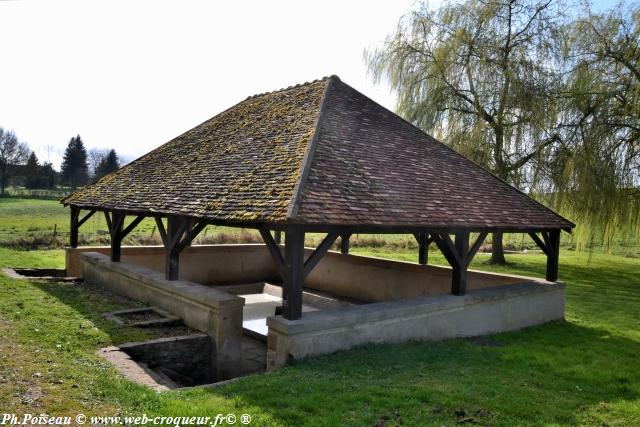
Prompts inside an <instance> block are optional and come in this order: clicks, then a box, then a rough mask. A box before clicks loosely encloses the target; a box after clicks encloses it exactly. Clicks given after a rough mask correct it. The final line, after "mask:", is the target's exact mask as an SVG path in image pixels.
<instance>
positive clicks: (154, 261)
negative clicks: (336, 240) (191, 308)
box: [66, 244, 530, 302]
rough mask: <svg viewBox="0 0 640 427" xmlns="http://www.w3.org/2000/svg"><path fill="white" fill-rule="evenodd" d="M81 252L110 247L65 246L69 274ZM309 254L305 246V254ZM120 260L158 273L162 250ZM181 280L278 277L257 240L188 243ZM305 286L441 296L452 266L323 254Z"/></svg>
mask: <svg viewBox="0 0 640 427" xmlns="http://www.w3.org/2000/svg"><path fill="white" fill-rule="evenodd" d="M83 252H97V253H102V254H109V248H105V247H86V248H76V249H73V248H67V251H66V261H67V263H66V267H67V274H68V275H69V276H74V275H80V269H79V258H78V257H79V254H81V253H83ZM311 253H312V250H311V249H307V256H308V255H310V254H311ZM122 261H124V262H126V263H132V264H136V265H140V266H143V267H147V268H150V269H152V270H155V271H158V272H163V271H164V248H163V247H161V246H136V247H123V248H122ZM180 278H181V280H186V281H190V282H195V283H200V284H203V285H210V286H216V285H229V284H241V283H254V282H262V281H276V282H278V281H280V279H279V277H278V274H277V272H276V269H275V266H274V264H273V262H272V260H271V257H270V255H269V253H268V251H267V249H266V247H265V246H264V245H260V244H248V245H202V246H192V247H189V248H187V249H185V251H184V252H183V253H182V254H181V256H180ZM529 280H530V278H527V277H519V276H513V275H505V274H495V273H486V272H480V271H473V270H470V271H469V277H468V285H467V287H468V289H469V290H474V289H484V288H492V287H496V286H504V285H511V284H515V283H523V282H527V281H529ZM305 287H307V288H310V289H316V290H319V291H324V292H329V293H332V294H334V295H338V296H344V297H349V298H354V299H357V300H361V301H366V302H378V301H389V300H394V299H403V298H414V297H420V296H426V295H441V294H447V293H449V292H450V290H451V269H450V268H448V267H441V266H433V265H418V264H415V263H410V262H401V261H390V260H385V259H380V258H372V257H364V256H357V255H342V254H340V253H337V252H328V253H327V254H326V255H325V256H324V257H323V258H322V260H321V261H320V262H319V263H318V265H317V266H316V268H315V269H314V270H313V271H312V272H311V274H310V275H309V277H308V278H307V279H306V281H305Z"/></svg>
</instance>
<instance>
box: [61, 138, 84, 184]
mask: <svg viewBox="0 0 640 427" xmlns="http://www.w3.org/2000/svg"><path fill="white" fill-rule="evenodd" d="M60 173H61V175H62V180H63V181H64V183H65V184H67V185H68V186H70V187H71V189H72V190H75V189H76V187H78V186H81V185H85V184H86V183H87V181H88V180H89V166H88V165H87V150H86V148H85V147H84V144H83V142H82V139H81V138H80V135H78V136H76V137H74V138H71V140H70V141H69V145H68V146H67V149H66V150H65V152H64V157H63V160H62V166H61V168H60Z"/></svg>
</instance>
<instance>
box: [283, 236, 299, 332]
mask: <svg viewBox="0 0 640 427" xmlns="http://www.w3.org/2000/svg"><path fill="white" fill-rule="evenodd" d="M284 264H285V265H284V277H283V282H284V283H283V286H282V294H283V295H282V296H283V305H284V309H283V313H282V314H283V316H284V318H285V319H289V320H295V319H299V318H300V317H302V289H303V287H304V231H303V230H302V229H300V228H299V227H295V226H291V227H289V228H288V229H287V230H286V231H285V247H284Z"/></svg>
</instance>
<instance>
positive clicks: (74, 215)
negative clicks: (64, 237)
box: [69, 205, 80, 248]
mask: <svg viewBox="0 0 640 427" xmlns="http://www.w3.org/2000/svg"><path fill="white" fill-rule="evenodd" d="M79 217H80V208H79V207H77V206H73V205H72V206H71V224H70V227H69V246H71V247H72V248H77V247H78V228H80V227H79V226H78V218H79Z"/></svg>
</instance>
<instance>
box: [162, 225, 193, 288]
mask: <svg viewBox="0 0 640 427" xmlns="http://www.w3.org/2000/svg"><path fill="white" fill-rule="evenodd" d="M189 226H190V221H189V220H188V219H187V218H184V217H177V216H170V217H168V218H167V243H166V244H165V247H164V249H165V270H164V271H165V278H166V279H167V280H178V277H179V275H180V251H181V248H180V242H181V240H182V238H183V236H184V234H185V232H186V231H187V230H188V228H189Z"/></svg>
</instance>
